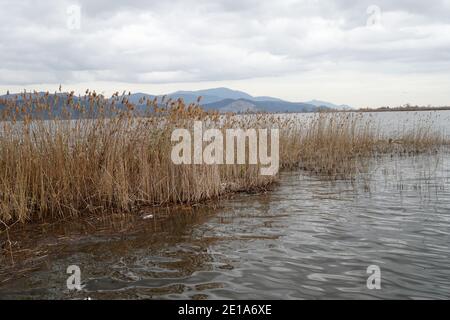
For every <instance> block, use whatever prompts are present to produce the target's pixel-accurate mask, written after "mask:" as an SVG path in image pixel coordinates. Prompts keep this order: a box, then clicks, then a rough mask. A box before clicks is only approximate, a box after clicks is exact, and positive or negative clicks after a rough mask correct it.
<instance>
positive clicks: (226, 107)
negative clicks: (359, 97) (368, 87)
mask: <svg viewBox="0 0 450 320" xmlns="http://www.w3.org/2000/svg"><path fill="white" fill-rule="evenodd" d="M15 95H16V94H10V95H8V96H0V99H14V96H15ZM42 95H44V93H39V96H42ZM56 95H57V96H60V95H61V96H66V95H67V94H63V93H57V94H56ZM19 96H20V94H19ZM164 96H166V101H167V99H169V98H170V99H173V100H177V99H183V101H184V102H185V103H186V104H190V103H194V102H197V100H198V97H200V96H201V97H202V99H201V101H200V104H201V105H202V106H203V107H204V108H205V109H207V110H218V111H220V112H245V111H250V112H258V111H261V112H315V111H318V110H320V109H336V110H348V109H351V107H350V106H348V105H336V104H333V103H330V102H325V101H320V100H312V101H309V102H289V101H284V100H282V99H279V98H275V97H268V96H260V97H253V96H251V95H250V94H248V93H245V92H243V91H238V90H232V89H228V88H213V89H206V90H197V91H176V92H173V93H170V94H167V95H164ZM53 97H55V95H54V94H50V100H51V101H53ZM125 97H126V98H127V99H128V101H129V102H130V103H132V104H134V105H136V110H144V109H145V104H146V100H154V99H155V98H158V100H159V101H160V102H161V99H162V97H163V95H152V94H147V93H142V92H138V93H133V94H130V95H126V96H125ZM62 100H63V99H58V103H57V105H58V107H57V109H60V108H61V106H62ZM84 100H85V99H84V97H83V96H82V97H80V98H77V97H74V102H79V103H81V104H84V103H85V102H84ZM19 103H20V99H19ZM116 105H117V107H119V108H121V107H125V106H123V105H122V104H121V103H120V102H119V103H117V104H116ZM3 107H4V106H2V105H1V101H0V110H1V109H3Z"/></svg>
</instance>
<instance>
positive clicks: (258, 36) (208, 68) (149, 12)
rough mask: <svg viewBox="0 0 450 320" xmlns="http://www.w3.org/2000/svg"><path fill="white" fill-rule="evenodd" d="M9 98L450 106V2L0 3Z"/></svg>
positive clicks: (2, 67) (0, 74) (0, 90)
mask: <svg viewBox="0 0 450 320" xmlns="http://www.w3.org/2000/svg"><path fill="white" fill-rule="evenodd" d="M0 35H1V36H0V94H4V93H6V91H7V90H9V91H10V92H18V91H23V90H24V89H26V90H28V91H30V90H38V91H41V90H45V91H46V90H50V91H55V90H57V88H58V87H59V84H62V87H63V90H67V91H71V90H75V91H76V92H78V93H81V92H84V91H85V90H86V89H87V88H90V89H92V90H96V91H97V92H101V93H104V94H107V95H109V94H111V93H113V92H115V91H120V92H122V91H123V90H127V91H132V92H146V93H151V94H163V93H170V92H173V91H177V90H196V89H205V88H213V87H229V88H232V89H237V90H242V91H245V92H248V93H250V94H252V95H255V96H260V95H264V96H276V97H279V98H283V99H286V100H290V101H296V102H300V101H309V100H312V99H319V100H325V101H330V102H333V103H337V104H349V105H351V106H354V107H379V106H398V105H403V104H406V103H410V104H413V105H416V104H418V105H439V106H442V105H450V0H430V1H423V0H396V1H392V0H378V1H377V0H370V1H366V0H342V1H337V0H334V1H331V0H330V1H326V0H324V1H319V0H298V1H297V0H277V1H273V0H271V1H266V0H239V1H234V0H233V1H230V0H227V1H226V0H195V1H194V0H172V1H159V0H158V1H155V0H128V1H120V2H119V1H106V0H97V1H96V0H78V1H67V0H62V1H61V0H40V1H27V0H21V1H17V0H13V1H9V0H0Z"/></svg>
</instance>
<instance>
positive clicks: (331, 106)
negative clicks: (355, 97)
mask: <svg viewBox="0 0 450 320" xmlns="http://www.w3.org/2000/svg"><path fill="white" fill-rule="evenodd" d="M306 103H307V104H312V105H313V106H316V107H325V108H329V109H333V110H352V109H353V108H352V107H350V106H349V105H346V104H341V105H336V104H333V103H331V102H326V101H320V100H311V101H308V102H306Z"/></svg>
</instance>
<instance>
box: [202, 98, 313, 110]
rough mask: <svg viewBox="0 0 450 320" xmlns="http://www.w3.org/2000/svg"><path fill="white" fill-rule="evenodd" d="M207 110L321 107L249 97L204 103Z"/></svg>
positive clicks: (310, 108) (304, 108)
mask: <svg viewBox="0 0 450 320" xmlns="http://www.w3.org/2000/svg"><path fill="white" fill-rule="evenodd" d="M203 107H204V108H205V109H206V110H219V111H220V112H245V111H250V112H256V111H263V112H314V111H317V110H318V109H319V108H318V107H316V106H314V105H311V104H307V103H301V102H287V101H282V100H279V101H278V100H267V101H254V100H248V99H237V100H234V99H224V100H221V101H217V102H213V103H209V104H204V105H203Z"/></svg>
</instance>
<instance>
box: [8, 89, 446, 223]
mask: <svg viewBox="0 0 450 320" xmlns="http://www.w3.org/2000/svg"><path fill="white" fill-rule="evenodd" d="M199 102H200V100H199V101H198V102H197V103H193V104H190V105H185V104H184V103H183V101H181V100H177V101H172V100H167V101H165V99H162V101H158V100H156V99H155V100H143V101H140V104H139V105H140V107H137V106H135V105H134V104H132V103H130V102H129V101H128V96H127V95H125V94H122V95H119V94H118V93H116V94H114V95H113V96H112V97H111V99H105V98H104V97H103V96H101V95H97V94H96V93H95V92H90V91H87V92H86V95H85V96H84V97H82V98H81V97H78V98H77V97H75V96H74V94H73V93H70V94H58V95H49V94H48V93H47V94H44V95H42V94H38V93H33V94H29V93H24V94H22V95H21V96H19V97H15V98H13V99H8V100H5V101H0V105H3V106H4V108H3V110H2V111H1V112H2V122H1V128H0V130H1V131H0V220H1V221H2V223H4V224H6V223H11V222H15V221H20V222H25V221H31V220H45V219H49V218H61V217H68V216H70V217H73V216H78V215H80V214H85V213H96V212H105V211H112V212H113V211H114V212H134V211H135V210H136V209H137V208H139V207H141V206H160V205H164V204H174V203H188V204H192V203H197V202H199V201H203V200H206V199H213V198H218V197H220V196H221V195H223V194H225V193H229V192H236V191H249V190H259V189H264V188H267V187H268V186H269V185H270V184H272V183H273V182H275V181H276V180H277V177H276V176H274V177H271V176H269V177H268V176H261V175H260V174H259V169H260V168H259V166H258V165H178V166H177V165H174V164H173V163H172V161H171V158H170V155H171V148H172V143H171V140H170V137H171V133H172V131H173V130H174V129H175V128H192V123H193V121H194V120H201V121H203V122H204V123H207V124H208V125H209V126H212V127H220V128H222V130H225V129H226V128H242V129H246V128H255V129H256V128H273V127H278V128H280V130H281V135H280V162H281V163H280V164H281V166H282V167H283V168H285V169H289V168H290V169H293V168H300V169H303V170H306V171H308V172H311V173H313V174H317V175H319V176H321V177H325V178H327V179H341V178H351V177H352V176H354V175H355V174H357V173H358V172H360V171H362V170H365V169H364V168H365V167H366V166H367V159H370V157H372V156H374V155H376V154H379V153H383V154H386V153H391V152H392V153H394V152H395V153H415V152H431V151H435V150H436V149H438V148H439V146H440V145H442V143H443V142H444V141H443V139H442V137H441V136H440V135H439V133H435V132H433V131H432V130H431V128H430V127H426V126H424V127H418V128H416V129H414V130H413V131H410V132H405V133H404V134H402V135H401V136H398V137H395V139H393V138H388V137H385V136H383V135H382V134H381V133H380V131H379V130H377V129H376V127H375V125H374V124H373V123H372V122H371V121H370V120H369V121H367V120H364V119H363V117H362V116H360V115H357V114H353V113H351V114H349V113H319V114H316V115H315V116H314V117H313V118H311V119H310V120H308V121H306V122H304V123H299V122H298V121H296V120H295V119H293V118H289V117H282V116H280V115H269V114H255V115H232V114H227V115H219V114H218V113H217V112H206V111H204V110H202V108H201V107H200V106H199ZM142 106H145V107H142Z"/></svg>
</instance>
